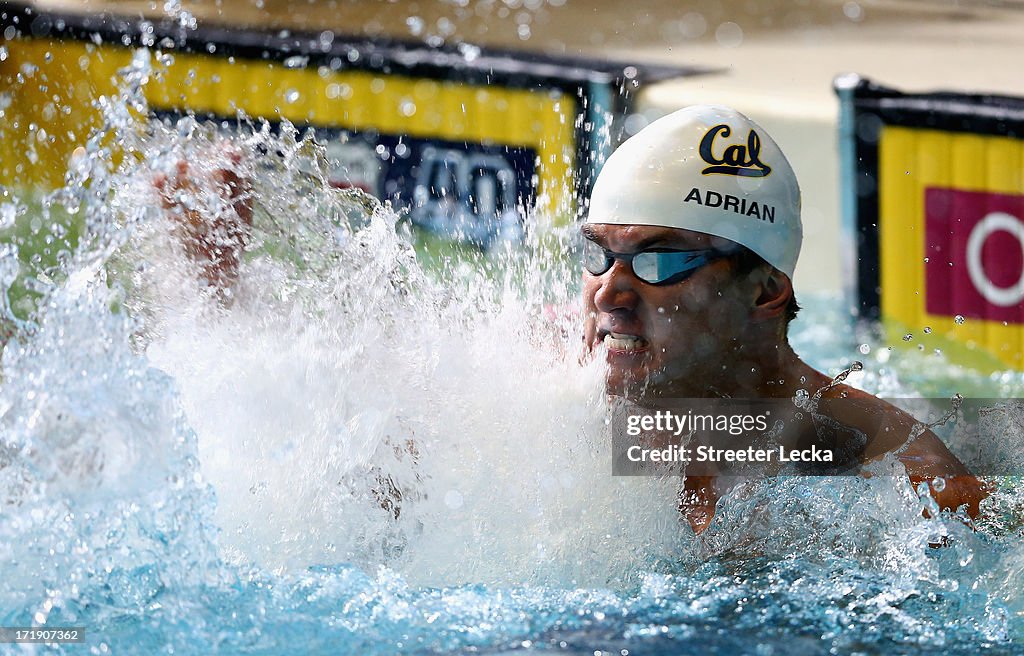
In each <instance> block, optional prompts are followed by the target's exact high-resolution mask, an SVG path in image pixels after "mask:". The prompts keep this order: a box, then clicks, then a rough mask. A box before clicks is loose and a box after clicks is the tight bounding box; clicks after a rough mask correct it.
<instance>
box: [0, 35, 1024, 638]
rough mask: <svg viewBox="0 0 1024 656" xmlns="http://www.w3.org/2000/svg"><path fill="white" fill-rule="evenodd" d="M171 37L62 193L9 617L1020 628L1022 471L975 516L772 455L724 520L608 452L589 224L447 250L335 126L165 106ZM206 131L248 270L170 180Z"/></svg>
mask: <svg viewBox="0 0 1024 656" xmlns="http://www.w3.org/2000/svg"><path fill="white" fill-rule="evenodd" d="M150 66H151V62H150V60H149V57H148V55H146V53H145V52H144V51H140V53H139V55H138V56H137V57H136V58H135V60H134V61H133V64H132V66H131V67H130V69H129V70H128V71H127V72H126V80H127V82H126V84H125V90H124V92H123V95H122V97H120V98H110V99H107V100H104V101H102V103H101V107H102V108H103V110H104V117H105V125H104V127H103V129H102V130H101V131H100V132H98V133H97V134H96V135H94V136H93V137H92V138H91V139H90V140H89V141H88V143H87V144H86V145H85V146H84V147H83V150H82V151H81V152H80V153H79V154H78V155H76V157H75V158H74V159H73V161H72V163H71V166H70V169H69V172H68V176H67V182H68V184H67V185H66V186H65V187H64V188H63V189H61V190H59V191H58V192H56V193H55V194H53V195H51V196H49V197H48V198H47V199H45V202H44V203H42V204H41V205H46V204H49V205H51V206H60V207H62V208H64V211H66V212H67V213H70V214H73V215H76V216H78V217H80V219H81V224H82V228H81V237H80V239H79V241H78V243H77V245H76V246H75V247H74V248H69V250H68V252H67V253H66V254H65V255H64V256H63V257H62V258H61V260H60V269H59V271H57V272H51V273H53V274H54V275H47V276H42V275H38V272H33V273H32V274H31V275H32V276H33V281H34V282H33V284H34V288H35V289H36V290H37V293H38V294H39V299H40V300H39V301H38V303H36V304H35V309H34V311H33V312H32V313H30V314H31V316H29V317H28V318H25V317H24V316H23V317H20V318H18V319H19V321H20V322H21V323H19V324H17V325H16V327H15V328H14V329H13V332H14V335H13V337H12V338H11V341H10V342H9V343H8V344H7V346H6V348H5V350H4V354H3V382H2V387H0V424H2V433H0V434H2V435H3V437H2V440H0V504H2V505H3V513H2V514H0V545H2V546H0V554H2V555H3V557H4V562H6V563H17V567H5V571H4V573H5V576H4V578H3V580H2V582H0V620H2V621H3V623H5V624H17V623H28V622H31V621H36V622H38V623H43V622H49V623H51V624H53V623H64V624H71V623H76V622H82V623H88V624H89V625H90V626H92V627H94V629H95V631H96V632H97V633H98V635H99V636H100V637H98V638H97V640H103V641H105V644H106V645H107V647H108V648H111V649H113V650H118V649H120V650H130V649H141V648H146V649H150V650H156V649H160V648H163V647H166V646H168V645H175V646H176V651H181V652H185V653H189V652H195V653H209V652H211V651H217V650H222V651H227V652H246V651H249V652H261V651H262V652H266V651H274V650H275V649H280V648H282V647H283V646H284V645H290V646H291V647H292V648H294V646H295V644H296V643H295V642H294V640H295V638H294V636H296V635H302V636H304V637H303V640H304V641H305V642H304V643H303V646H304V647H306V648H308V649H309V650H316V649H318V648H320V646H322V645H323V646H326V645H333V644H339V643H338V641H339V640H344V641H345V644H346V645H348V646H350V647H351V648H352V649H353V650H359V651H365V652H367V653H391V652H393V651H394V650H395V649H396V648H397V649H405V648H409V649H423V650H445V649H464V648H467V647H480V648H489V649H497V648H506V647H510V646H516V647H520V648H522V647H533V646H540V647H554V648H565V649H572V648H583V647H587V648H589V650H590V651H591V652H592V651H593V648H594V647H595V646H597V647H604V646H607V647H611V648H616V649H619V648H625V647H626V646H628V645H637V644H640V645H648V646H651V647H652V649H658V648H665V649H669V648H671V647H672V646H678V644H679V643H671V642H669V643H667V642H664V641H665V640H679V639H689V640H698V641H701V640H704V641H705V642H700V644H707V645H711V648H712V649H720V650H722V651H729V650H732V651H736V650H740V651H742V650H744V649H746V650H748V651H749V650H751V649H752V648H753V646H754V645H756V644H758V643H761V644H765V645H769V646H770V645H776V646H780V648H781V646H782V645H789V646H791V647H792V643H791V640H792V639H791V637H790V636H789V635H787V633H786V632H787V631H789V632H792V631H797V632H802V633H801V634H800V635H802V636H803V638H806V642H805V643H804V642H800V643H799V644H800V645H803V646H801V647H794V649H796V650H797V651H798V652H799V650H800V649H803V648H804V647H806V650H805V651H807V652H808V653H811V652H813V651H815V650H819V651H820V648H821V647H823V646H827V647H829V648H831V647H834V648H836V649H840V650H842V649H852V648H854V646H856V645H863V644H870V645H872V648H877V649H878V650H884V649H887V648H896V649H907V648H909V647H908V645H914V646H921V645H924V646H930V647H941V648H944V649H947V650H948V651H956V650H957V649H963V650H966V651H969V650H970V649H974V648H976V647H977V645H978V644H982V643H985V644H988V643H991V644H993V645H995V646H999V645H1000V643H1005V642H1006V641H1009V640H1016V639H1019V637H1020V632H1021V627H1020V625H1019V620H1018V615H1017V613H1019V612H1020V611H1021V610H1022V609H1021V599H1020V594H1019V589H1020V584H1021V583H1022V580H1021V572H1022V571H1024V569H1022V568H1021V566H1020V563H1021V562H1022V559H1024V556H1022V553H1024V552H1022V551H1021V550H1020V549H1019V548H1018V547H1017V546H1016V544H1015V537H1016V533H1015V531H1018V529H1017V528H1015V526H1019V524H1017V525H1015V524H1014V523H1013V517H1014V513H1015V512H1018V511H1017V510H1016V508H1018V507H1019V499H1020V498H1024V497H1022V495H1021V494H1020V493H1019V491H1017V490H1012V489H1009V488H1004V489H1002V490H1001V491H1000V492H999V493H998V494H997V495H994V499H995V501H993V502H992V503H993V504H996V505H997V511H996V516H998V517H1000V518H1002V519H1000V520H999V522H994V523H992V524H991V531H990V532H989V533H974V532H972V531H970V530H969V529H968V528H967V527H965V526H964V525H963V524H962V523H961V522H957V521H950V520H949V519H948V518H944V517H941V516H938V515H937V514H935V515H933V516H932V517H930V518H926V517H925V516H923V515H922V513H921V501H920V499H919V498H918V496H917V494H916V493H915V491H914V490H913V489H912V488H911V486H910V485H909V483H907V482H905V481H904V480H903V479H902V478H900V477H899V476H896V475H876V476H874V477H873V478H871V479H865V478H861V477H850V478H817V479H807V478H801V477H786V478H775V479H766V480H762V481H748V482H745V483H742V484H740V485H737V486H736V487H734V488H733V490H732V491H731V492H730V493H729V494H728V495H726V497H724V498H723V499H722V500H721V501H720V504H719V510H718V515H717V517H716V519H715V521H714V522H713V523H712V525H711V527H710V528H709V529H708V530H707V532H705V533H704V534H702V535H701V536H700V538H695V537H694V536H693V535H692V533H691V532H690V531H689V528H688V527H686V526H685V525H684V524H682V523H681V522H680V520H679V516H678V512H677V510H676V503H677V499H676V493H677V483H676V482H674V481H670V480H657V479H653V478H627V477H622V478H613V477H610V476H609V475H608V474H609V465H610V462H611V458H610V452H609V449H610V440H609V439H608V434H607V431H608V426H607V423H606V416H607V412H606V408H605V403H606V401H605V399H604V396H603V392H602V378H603V372H602V370H601V367H600V365H599V364H596V363H591V364H586V365H582V366H581V365H580V364H579V363H578V361H577V354H578V347H579V343H578V337H577V328H576V327H575V326H574V321H573V319H572V318H571V316H565V317H556V318H554V319H549V320H543V319H541V317H543V316H544V308H545V306H546V305H547V304H549V303H551V302H555V303H559V304H562V305H567V304H572V303H573V300H572V299H573V298H574V294H575V282H573V279H574V277H575V271H574V268H575V267H573V266H572V265H571V264H570V263H569V262H568V260H560V259H558V258H557V257H554V256H553V255H552V253H553V252H560V251H561V252H565V251H568V250H570V249H571V243H570V241H569V237H568V236H566V235H565V234H561V233H557V232H554V233H544V232H542V231H541V230H540V229H539V228H538V227H537V226H536V225H533V224H531V225H530V226H529V230H528V235H529V238H528V240H527V244H526V245H525V246H524V247H523V248H522V249H513V248H509V249H507V250H502V249H496V250H495V252H494V253H491V254H489V255H486V256H482V255H481V256H479V257H478V258H477V259H478V260H479V262H478V264H479V266H476V267H469V266H464V265H463V264H462V263H460V262H458V261H454V260H453V261H449V262H445V263H443V265H442V266H440V267H439V268H438V270H437V271H428V270H426V269H425V268H424V267H423V265H422V264H421V262H420V260H419V259H418V258H417V257H416V254H415V248H414V243H413V241H412V240H411V238H410V235H409V233H408V232H407V228H406V227H405V225H404V224H403V222H402V221H401V220H400V218H399V217H397V216H396V215H395V214H394V213H392V212H391V211H390V210H389V209H388V208H387V207H384V206H381V205H379V204H377V203H376V202H375V201H373V200H372V199H369V198H367V197H365V196H362V195H360V194H359V193H358V192H353V191H347V192H342V191H338V190H335V189H333V188H331V187H330V185H329V184H328V183H327V180H326V175H325V171H326V168H325V167H326V164H325V160H324V157H323V152H322V149H321V148H320V147H319V146H318V145H317V144H316V141H315V138H314V136H315V135H313V134H312V133H308V132H307V133H300V132H299V131H298V130H296V129H295V128H293V127H292V126H290V125H288V124H287V123H284V124H283V125H282V126H281V128H280V129H279V130H277V131H272V130H271V129H270V128H269V127H268V126H266V125H251V124H249V123H247V122H246V121H245V120H244V119H240V120H239V121H237V122H236V123H235V125H234V127H233V128H232V129H231V130H230V131H227V132H225V131H218V130H214V129H212V128H209V127H208V126H206V125H204V124H200V123H198V122H196V121H195V120H194V119H191V118H188V117H186V118H183V119H181V120H178V121H165V122H151V121H146V120H143V119H142V118H141V117H142V116H144V115H145V105H144V103H143V102H142V100H141V97H142V96H141V89H142V88H143V86H144V85H145V83H146V80H147V79H148V77H149V75H150V74H151V70H150ZM115 143H116V144H119V148H120V149H121V151H120V152H121V153H122V154H127V155H128V156H126V157H124V158H123V159H120V160H119V159H118V156H117V153H115V149H114V146H113V145H112V144H115ZM183 160H184V161H187V162H189V165H190V167H191V168H190V171H191V175H192V176H193V179H194V180H195V183H196V185H195V188H194V189H193V190H192V191H191V192H190V193H189V194H186V195H185V196H183V197H182V198H180V199H179V200H181V202H182V203H184V204H186V205H187V206H188V207H187V209H189V210H190V211H196V212H200V213H202V214H208V215H218V214H221V215H223V214H225V213H230V212H231V211H232V208H231V203H230V202H227V201H226V200H225V198H224V196H223V194H222V192H221V190H220V189H218V187H217V186H216V184H214V183H213V182H210V181H215V180H216V173H217V171H218V170H222V169H224V168H225V167H234V168H235V169H236V170H237V172H238V173H239V174H240V175H241V176H242V177H244V178H246V179H248V180H251V183H252V186H251V189H250V190H249V191H248V192H247V193H250V194H251V199H252V202H253V209H254V222H253V223H254V224H253V230H252V235H251V238H250V239H251V240H250V243H249V246H248V253H247V255H246V257H245V258H244V260H243V261H242V262H241V264H240V270H239V276H238V282H237V284H235V285H234V286H232V287H231V288H230V293H229V294H227V295H225V294H223V293H218V292H217V290H216V289H214V288H211V287H210V286H209V285H207V284H206V283H205V282H204V281H203V280H202V276H200V275H197V271H196V267H195V264H194V263H193V262H192V261H191V260H190V259H189V256H188V254H187V253H186V252H185V249H183V247H182V245H181V240H180V239H179V238H178V237H176V235H175V226H174V222H173V221H172V220H170V219H168V217H167V212H166V211H164V209H163V207H162V205H163V203H162V200H161V197H160V194H159V192H158V191H157V188H156V185H155V183H154V180H155V179H157V178H158V177H159V176H160V175H166V174H168V173H170V172H173V171H174V170H175V169H176V167H177V166H178V163H179V162H181V161H183ZM115 162H120V163H117V164H115ZM4 261H13V260H4ZM8 274H10V275H8ZM15 275H24V272H15V271H14V270H13V269H12V270H11V271H6V270H5V273H4V276H3V282H4V284H5V290H6V289H7V287H9V285H10V284H11V282H12V277H13V276H15ZM5 296H6V294H5ZM812 311H813V308H812V307H809V308H808V309H807V310H805V312H812ZM8 314H9V315H10V316H12V317H13V316H14V314H13V312H12V311H8ZM833 332H839V331H833ZM874 350H875V351H876V352H877V351H879V350H881V349H877V348H876V349H874ZM819 352H820V351H819ZM855 364H856V363H855ZM855 370H856V367H855V366H850V367H848V368H847V370H846V371H845V372H844V374H843V375H841V376H839V377H837V379H836V380H837V383H836V384H838V382H841V381H842V379H843V378H845V376H846V375H849V373H850V372H852V371H855ZM871 375H872V376H873V377H866V378H868V382H869V383H871V384H873V385H874V386H875V388H876V391H877V389H878V388H880V387H884V386H885V385H898V384H899V383H898V379H897V378H894V377H892V376H891V375H882V374H878V373H877V372H872V374H871ZM808 397H809V395H808ZM808 400H810V399H809V398H808ZM874 466H875V467H877V468H879V472H877V473H878V474H883V473H889V474H892V473H898V472H890V471H882V469H884V468H896V467H898V466H899V465H898V463H896V462H895V461H893V460H892V459H887V460H883V461H881V462H879V463H876V464H875V465H874ZM1015 504H1016V505H1015ZM1016 516H1017V517H1019V516H1020V515H1019V512H1018V514H1017V515H1016ZM936 541H941V542H944V543H945V544H947V545H949V546H948V547H946V548H944V549H941V550H935V549H933V548H932V547H930V546H929V545H930V544H934V543H936ZM723 635H728V636H730V637H729V638H728V639H727V638H723V637H722V636H723ZM714 636H718V637H714ZM784 640H785V641H786V642H783V641H784ZM399 642H401V643H402V644H401V645H400V646H397V647H396V644H397V643H399ZM527 643H529V644H527ZM857 648H859V647H857Z"/></svg>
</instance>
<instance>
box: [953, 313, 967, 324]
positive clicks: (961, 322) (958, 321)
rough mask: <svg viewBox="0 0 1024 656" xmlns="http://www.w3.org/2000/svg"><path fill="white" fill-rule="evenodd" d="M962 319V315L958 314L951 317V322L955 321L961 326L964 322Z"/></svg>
mask: <svg viewBox="0 0 1024 656" xmlns="http://www.w3.org/2000/svg"><path fill="white" fill-rule="evenodd" d="M964 321H965V319H964V315H962V314H958V315H956V316H955V317H953V323H955V324H956V325H958V326H962V325H963V324H964Z"/></svg>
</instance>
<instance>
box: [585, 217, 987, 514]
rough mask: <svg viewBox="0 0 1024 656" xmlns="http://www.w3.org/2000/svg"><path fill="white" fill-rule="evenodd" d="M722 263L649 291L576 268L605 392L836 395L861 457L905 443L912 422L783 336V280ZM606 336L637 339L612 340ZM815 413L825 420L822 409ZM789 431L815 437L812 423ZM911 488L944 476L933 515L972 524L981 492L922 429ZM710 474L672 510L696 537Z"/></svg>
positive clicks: (597, 229) (712, 487) (627, 249)
mask: <svg viewBox="0 0 1024 656" xmlns="http://www.w3.org/2000/svg"><path fill="white" fill-rule="evenodd" d="M583 234H584V237H585V238H587V239H590V240H592V241H594V242H596V243H597V244H599V245H600V246H602V247H604V248H605V249H607V250H610V251H613V252H617V253H635V252H638V251H641V250H645V249H649V248H668V249H678V250H695V249H705V248H726V249H727V248H729V244H730V242H727V241H725V240H721V239H718V238H715V237H711V236H709V235H706V234H702V233H696V232H691V231H688V230H680V229H675V228H664V227H657V226H641V225H607V224H587V225H584V226H583ZM735 267H736V265H735V261H734V259H732V258H721V259H717V260H714V261H712V262H710V263H708V264H707V265H705V266H704V267H701V268H700V269H698V270H697V271H696V272H695V273H694V274H693V275H692V276H690V277H689V278H688V279H686V280H684V281H682V282H679V283H676V284H672V285H651V284H649V283H646V282H644V281H642V280H640V279H639V278H637V277H636V276H635V275H634V274H633V272H632V269H631V268H630V266H629V265H628V264H627V263H625V262H623V261H622V260H615V262H614V264H613V265H612V266H611V268H610V269H609V270H608V271H606V272H604V273H603V274H601V275H593V274H591V273H590V272H588V271H584V272H583V303H584V307H583V310H584V342H585V344H586V347H587V350H588V351H589V352H590V353H592V354H593V355H595V356H597V357H602V358H604V359H605V360H606V361H607V364H608V372H607V378H606V387H607V391H608V393H609V394H611V395H614V396H624V397H627V398H629V399H631V400H633V401H635V402H638V403H640V404H641V405H643V403H644V402H645V401H646V400H652V401H653V400H656V399H658V398H671V397H678V398H684V397H685V398H710V397H723V396H729V397H733V398H787V397H789V398H792V397H793V396H795V395H796V393H797V391H798V390H801V389H802V390H806V391H807V392H808V393H810V394H812V395H813V394H814V393H815V392H816V391H818V390H825V389H826V388H828V389H827V390H826V391H825V392H824V393H823V394H822V397H821V398H822V399H823V400H824V401H825V402H826V403H825V406H827V405H828V404H827V401H829V400H835V399H846V400H848V402H846V403H844V404H840V405H836V407H837V408H841V410H839V409H837V410H836V411H835V412H837V413H839V412H841V415H840V414H836V415H833V418H835V419H837V420H838V421H841V422H842V423H843V424H844V425H845V426H849V427H851V428H852V429H855V430H858V431H862V432H864V433H865V434H866V435H869V436H871V442H870V444H871V447H870V449H869V452H868V453H865V454H864V460H865V461H867V460H872V459H877V458H880V457H883V456H885V455H886V454H887V453H889V452H891V451H894V450H896V449H899V448H901V447H903V446H904V443H905V442H906V441H907V436H908V435H909V434H910V431H911V428H912V427H913V425H914V424H915V421H914V419H913V418H912V417H910V416H909V415H907V414H906V413H904V412H903V411H901V410H899V409H898V408H896V407H894V406H892V405H891V404H889V403H886V402H885V401H882V400H881V399H878V398H876V397H874V396H872V395H871V394H868V393H866V392H862V391H860V390H857V389H854V388H851V387H849V386H847V385H833V386H831V387H830V385H831V383H832V379H831V378H829V377H828V376H825V375H824V374H823V373H821V372H819V371H816V370H815V369H814V368H812V367H811V366H809V365H808V364H806V363H805V362H803V361H802V360H801V359H800V358H799V357H798V356H797V355H796V353H794V352H793V350H792V349H791V348H790V346H789V342H788V340H787V339H786V323H785V312H786V307H787V305H788V302H789V300H790V298H791V297H792V294H793V289H792V285H791V283H790V281H789V279H788V278H787V277H786V276H784V275H783V274H781V273H779V272H778V271H776V270H773V269H770V268H768V267H761V268H758V269H755V270H754V271H752V272H750V273H749V274H745V275H742V274H739V273H738V271H737V270H736V268H735ZM611 333H615V334H616V335H619V336H631V337H634V338H638V339H635V340H625V341H620V340H613V341H611V343H610V344H609V342H608V341H606V336H608V335H609V334H611ZM824 412H832V411H831V410H824ZM798 430H805V431H807V430H809V431H814V430H816V429H815V428H814V427H813V426H812V425H810V424H808V425H807V426H803V427H798ZM897 457H898V458H899V460H900V461H901V462H902V463H903V465H904V466H905V467H906V470H907V474H908V475H909V477H910V480H911V481H912V482H913V483H914V484H915V485H916V484H918V483H920V482H922V481H925V480H930V479H931V478H933V477H934V475H935V474H934V472H936V471H942V472H944V474H945V475H944V478H945V480H946V488H945V489H944V490H943V491H942V492H940V493H934V492H933V496H934V497H935V499H936V501H937V502H938V503H939V506H940V508H943V509H956V508H958V507H959V506H961V505H966V506H967V510H968V513H969V514H970V515H971V516H972V517H973V516H976V515H977V513H978V504H979V503H980V501H981V500H982V499H984V498H985V496H987V492H986V490H985V487H984V486H983V484H982V483H981V482H979V481H978V480H977V479H976V478H975V477H974V476H972V475H971V474H970V472H969V471H968V470H967V468H966V467H964V466H963V464H961V463H960V462H959V461H958V460H957V459H956V457H955V456H953V455H952V454H951V453H950V452H949V450H948V449H947V448H946V447H945V445H944V444H943V443H942V441H941V440H940V439H939V438H938V437H937V436H936V435H935V434H934V433H932V432H931V431H925V432H924V433H923V434H921V435H920V436H919V437H917V438H916V439H915V440H913V442H911V443H910V444H909V445H908V446H906V447H905V448H903V450H902V451H900V452H899V453H898V456H897ZM719 483H720V482H719V481H716V480H715V477H713V476H702V477H696V476H690V477H687V479H686V482H685V485H684V489H683V491H682V493H681V495H680V499H681V503H680V509H681V511H682V512H683V514H684V516H686V518H687V519H688V521H689V522H690V524H691V526H692V527H693V529H694V530H695V531H696V532H698V533H699V532H700V531H702V530H704V528H706V527H707V526H708V524H710V522H711V520H712V519H713V516H714V508H715V504H716V502H717V499H718V496H719V494H720V493H721V491H722V490H721V489H720V487H721V486H720V485H719Z"/></svg>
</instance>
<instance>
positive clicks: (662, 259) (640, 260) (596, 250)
mask: <svg viewBox="0 0 1024 656" xmlns="http://www.w3.org/2000/svg"><path fill="white" fill-rule="evenodd" d="M726 255H727V253H723V252H722V251H719V250H716V249H714V248H705V249H702V250H692V251H680V250H672V249H668V248H652V249H649V250H644V251H640V252H639V253H614V252H612V251H610V250H607V249H605V248H603V247H601V246H600V245H599V244H597V243H596V242H594V241H591V240H589V239H587V240H584V242H583V267H584V268H585V269H586V270H587V271H589V272H590V273H592V274H593V275H595V276H600V275H602V274H603V273H604V272H606V271H607V270H608V269H610V268H612V264H613V263H614V262H615V260H622V261H623V262H625V263H626V264H629V265H630V267H631V268H632V269H633V275H635V276H636V277H637V278H639V279H640V280H643V281H644V282H646V283H649V284H651V285H674V284H675V283H677V282H682V281H683V280H686V279H687V278H689V277H690V276H692V275H693V274H694V273H696V272H697V269H699V268H701V267H702V266H704V265H705V264H708V263H709V262H712V261H714V260H717V259H718V258H721V257H725V256H726Z"/></svg>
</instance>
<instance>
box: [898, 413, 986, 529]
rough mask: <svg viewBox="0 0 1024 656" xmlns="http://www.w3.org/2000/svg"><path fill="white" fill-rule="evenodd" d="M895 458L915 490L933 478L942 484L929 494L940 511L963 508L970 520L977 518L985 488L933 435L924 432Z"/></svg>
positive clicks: (984, 496) (930, 432) (929, 432)
mask: <svg viewBox="0 0 1024 656" xmlns="http://www.w3.org/2000/svg"><path fill="white" fill-rule="evenodd" d="M897 458H898V459H899V461H900V462H901V463H903V466H904V467H905V468H906V470H907V475H908V476H909V477H910V481H911V483H913V484H914V487H915V488H916V487H917V486H918V485H919V484H921V483H923V482H931V481H932V480H934V479H935V478H936V477H941V478H942V479H943V480H944V481H945V484H946V485H945V488H944V489H943V490H942V491H936V490H935V489H934V486H933V487H932V492H931V494H932V498H933V499H935V501H936V502H937V503H938V504H939V508H940V509H942V510H950V511H955V510H956V509H958V508H959V507H960V506H964V505H966V507H967V514H968V515H970V516H971V517H972V518H976V517H977V516H978V513H979V512H980V510H979V504H980V503H981V502H982V500H983V499H985V498H986V497H987V496H988V495H989V489H988V488H987V487H986V485H985V484H984V483H983V482H982V481H980V480H979V479H978V478H977V477H975V476H974V475H973V474H971V472H970V470H968V469H967V467H966V466H964V464H963V463H962V462H960V460H959V459H957V457H956V456H954V455H953V454H952V453H950V451H949V449H948V448H946V445H945V444H943V443H942V440H941V439H939V437H938V436H937V435H936V434H935V433H933V432H932V431H930V430H929V431H925V432H924V433H923V434H921V435H920V436H918V438H917V439H915V440H914V441H913V442H911V443H910V444H909V445H908V446H907V448H906V449H904V450H903V451H902V452H901V453H899V455H898V456H897Z"/></svg>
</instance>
